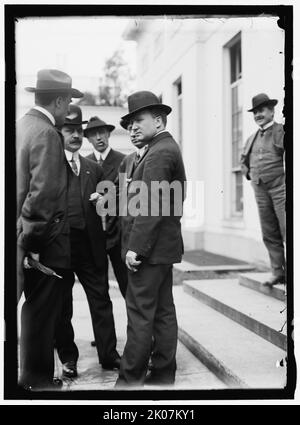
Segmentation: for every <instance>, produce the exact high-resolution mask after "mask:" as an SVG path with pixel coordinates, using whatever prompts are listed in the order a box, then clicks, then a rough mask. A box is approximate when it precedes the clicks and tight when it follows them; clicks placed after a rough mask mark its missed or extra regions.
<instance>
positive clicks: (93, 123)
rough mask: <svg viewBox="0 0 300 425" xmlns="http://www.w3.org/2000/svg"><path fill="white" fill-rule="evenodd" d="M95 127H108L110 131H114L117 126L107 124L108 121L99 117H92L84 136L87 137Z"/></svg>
mask: <svg viewBox="0 0 300 425" xmlns="http://www.w3.org/2000/svg"><path fill="white" fill-rule="evenodd" d="M94 128H107V130H108V131H109V132H112V131H113V130H114V129H115V126H114V125H111V124H106V122H105V121H102V120H101V119H100V118H99V117H91V118H90V120H89V122H88V125H87V126H86V127H85V129H84V131H83V134H84V136H85V137H87V134H88V132H89V131H90V130H92V129H94Z"/></svg>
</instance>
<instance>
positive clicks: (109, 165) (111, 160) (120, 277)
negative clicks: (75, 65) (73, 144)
mask: <svg viewBox="0 0 300 425" xmlns="http://www.w3.org/2000/svg"><path fill="white" fill-rule="evenodd" d="M114 129H115V126H113V125H111V124H106V122H104V121H102V120H101V119H100V118H98V117H92V118H90V120H89V122H88V124H87V127H86V128H85V130H84V136H85V137H87V139H88V140H89V142H90V143H91V144H92V145H93V148H94V152H93V153H91V154H90V155H88V156H87V158H89V159H91V160H93V161H96V162H97V163H98V164H99V165H101V166H102V168H103V173H104V180H108V181H111V182H115V181H116V179H117V177H118V169H119V166H120V164H121V162H122V160H123V159H124V157H125V155H124V154H123V153H121V152H119V151H116V150H114V149H112V148H111V147H110V146H109V138H110V134H111V132H112V131H113V130H114ZM106 221H107V223H106V224H107V226H106V252H107V255H108V257H109V259H110V262H111V265H112V267H113V271H114V274H115V276H116V279H117V282H118V285H119V288H120V291H121V294H122V295H123V297H124V298H125V295H126V289H127V268H126V265H125V263H124V261H123V260H122V258H121V240H120V223H119V219H118V217H117V216H110V217H109V216H108V217H106ZM107 272H108V261H107ZM92 345H93V343H92Z"/></svg>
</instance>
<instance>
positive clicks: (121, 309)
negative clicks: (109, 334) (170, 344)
mask: <svg viewBox="0 0 300 425" xmlns="http://www.w3.org/2000/svg"><path fill="white" fill-rule="evenodd" d="M110 296H111V299H112V302H113V311H114V317H115V326H116V333H117V339H118V345H117V349H118V351H119V353H120V354H122V352H123V348H124V345H125V342H126V326H127V318H126V309H125V302H124V300H123V298H122V296H121V294H120V291H119V289H118V287H117V283H116V282H114V281H112V282H110ZM73 307H74V314H73V326H74V331H75V338H76V344H77V345H78V349H79V353H80V357H79V360H78V377H77V378H76V379H74V380H64V386H63V390H65V391H79V390H80V391H82V390H104V389H105V390H113V389H114V384H115V382H116V379H117V376H118V372H117V371H106V370H102V367H101V365H100V364H99V363H98V356H97V351H96V348H95V347H92V346H91V344H90V342H91V341H92V340H93V339H94V336H93V330H92V324H91V319H90V314H89V308H88V304H87V300H86V296H85V293H84V290H83V288H82V286H81V285H80V283H76V284H75V285H74V289H73ZM56 364H57V365H58V376H60V375H61V370H60V369H61V366H60V362H59V360H58V358H57V356H56ZM177 367H178V370H177V374H176V382H175V386H172V387H169V388H170V389H188V390H192V389H224V388H226V386H225V384H223V383H222V382H221V381H220V380H219V379H218V378H216V377H215V375H214V374H212V373H211V372H210V371H209V370H208V369H207V368H206V367H205V366H204V365H203V364H202V363H200V362H199V360H198V359H197V358H196V357H195V356H194V355H193V354H192V353H190V351H189V350H188V349H187V348H186V347H185V346H184V345H183V344H182V343H180V342H178V350H177ZM164 388H165V387H164ZM144 389H147V390H149V389H161V387H152V386H151V387H149V386H145V387H144Z"/></svg>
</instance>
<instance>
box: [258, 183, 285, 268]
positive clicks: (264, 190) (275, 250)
mask: <svg viewBox="0 0 300 425" xmlns="http://www.w3.org/2000/svg"><path fill="white" fill-rule="evenodd" d="M252 187H253V189H254V194H255V198H256V202H257V206H258V213H259V218H260V225H261V230H262V236H263V241H264V244H265V246H266V248H267V250H268V253H269V257H270V262H271V267H272V272H273V274H274V276H282V275H284V273H285V252H284V242H285V234H286V232H285V229H286V217H285V177H284V176H280V177H278V178H276V179H275V180H272V181H270V182H267V183H263V182H262V181H260V182H259V184H256V183H253V182H252Z"/></svg>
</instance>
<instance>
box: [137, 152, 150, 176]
mask: <svg viewBox="0 0 300 425" xmlns="http://www.w3.org/2000/svg"><path fill="white" fill-rule="evenodd" d="M148 152H149V146H148V148H147V150H146V151H145V152H144V155H143V156H142V158H140V160H139V162H138V163H137V164H136V167H135V168H134V170H133V174H134V173H135V171H136V170H137V168H138V167H139V166H140V165H141V164H142V162H143V161H144V160H145V158H146V155H147V153H148ZM133 164H134V160H133Z"/></svg>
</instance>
